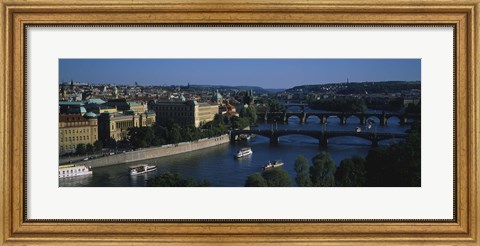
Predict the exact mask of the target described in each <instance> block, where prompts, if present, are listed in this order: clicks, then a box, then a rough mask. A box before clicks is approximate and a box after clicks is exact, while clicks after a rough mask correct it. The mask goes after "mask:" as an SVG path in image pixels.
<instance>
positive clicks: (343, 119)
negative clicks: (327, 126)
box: [340, 115, 347, 125]
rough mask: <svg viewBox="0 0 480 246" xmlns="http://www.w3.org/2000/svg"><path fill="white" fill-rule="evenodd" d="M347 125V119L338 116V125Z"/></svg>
mask: <svg viewBox="0 0 480 246" xmlns="http://www.w3.org/2000/svg"><path fill="white" fill-rule="evenodd" d="M346 124H347V117H346V116H344V115H342V116H340V125H346Z"/></svg>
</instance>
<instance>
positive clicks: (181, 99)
mask: <svg viewBox="0 0 480 246" xmlns="http://www.w3.org/2000/svg"><path fill="white" fill-rule="evenodd" d="M186 100H187V99H186V98H185V97H184V96H183V94H182V95H180V101H182V102H185V101H186Z"/></svg>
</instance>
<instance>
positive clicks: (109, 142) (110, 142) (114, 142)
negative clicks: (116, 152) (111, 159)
mask: <svg viewBox="0 0 480 246" xmlns="http://www.w3.org/2000/svg"><path fill="white" fill-rule="evenodd" d="M107 146H108V148H110V149H116V148H117V146H118V145H117V140H115V139H114V138H112V137H110V138H109V139H108V140H107Z"/></svg>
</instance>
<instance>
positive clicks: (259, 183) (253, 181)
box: [245, 173, 268, 187]
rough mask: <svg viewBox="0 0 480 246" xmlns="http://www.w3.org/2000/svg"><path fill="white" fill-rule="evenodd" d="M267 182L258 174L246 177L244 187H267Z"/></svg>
mask: <svg viewBox="0 0 480 246" xmlns="http://www.w3.org/2000/svg"><path fill="white" fill-rule="evenodd" d="M267 186H268V184H267V181H266V180H265V179H264V178H263V177H262V176H261V175H260V174H259V173H254V174H252V175H250V176H248V178H247V181H245V187H267Z"/></svg>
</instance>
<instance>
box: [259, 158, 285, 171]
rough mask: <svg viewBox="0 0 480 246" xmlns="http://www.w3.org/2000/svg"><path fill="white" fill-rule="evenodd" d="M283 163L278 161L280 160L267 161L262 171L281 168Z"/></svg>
mask: <svg viewBox="0 0 480 246" xmlns="http://www.w3.org/2000/svg"><path fill="white" fill-rule="evenodd" d="M284 164H285V163H283V161H280V160H276V161H269V162H268V163H267V164H265V165H264V166H263V170H267V169H269V168H275V167H281V166H283V165H284Z"/></svg>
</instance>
